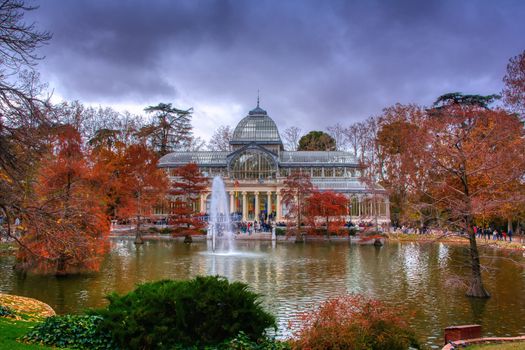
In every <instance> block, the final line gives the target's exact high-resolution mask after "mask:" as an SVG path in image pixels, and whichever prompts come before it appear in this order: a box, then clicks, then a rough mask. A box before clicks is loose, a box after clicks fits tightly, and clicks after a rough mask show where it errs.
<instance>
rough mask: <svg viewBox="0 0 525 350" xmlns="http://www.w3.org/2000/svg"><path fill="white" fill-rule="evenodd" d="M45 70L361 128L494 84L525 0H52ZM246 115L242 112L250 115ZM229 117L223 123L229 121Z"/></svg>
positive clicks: (92, 94) (118, 89)
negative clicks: (397, 110) (396, 111)
mask: <svg viewBox="0 0 525 350" xmlns="http://www.w3.org/2000/svg"><path fill="white" fill-rule="evenodd" d="M40 6H41V7H40V9H39V10H37V11H35V12H34V13H33V14H32V16H33V17H32V18H34V19H35V20H37V21H38V23H39V26H40V27H41V28H45V29H48V30H50V31H51V32H53V33H54V38H53V40H52V41H51V43H50V45H48V46H47V47H46V48H45V54H46V56H47V58H46V60H44V61H43V62H42V63H41V70H42V72H43V75H44V77H48V79H49V80H51V82H52V84H55V86H56V89H57V92H59V93H60V94H61V95H63V96H65V97H66V98H69V99H80V100H83V101H89V102H99V103H137V104H141V103H155V102H156V101H160V100H163V101H169V102H175V103H177V99H178V98H179V97H180V96H186V98H187V99H189V100H192V101H195V105H194V106H193V107H194V108H195V110H196V111H198V110H199V105H198V104H199V103H203V104H204V103H206V104H214V103H220V102H224V101H227V102H229V103H232V104H239V105H241V106H243V108H245V110H248V109H249V108H251V107H252V106H253V104H254V102H255V95H256V92H257V89H260V90H261V95H262V101H263V107H265V108H267V109H268V110H269V112H270V114H271V116H272V117H274V118H275V119H276V121H277V122H278V124H279V125H280V126H281V127H284V126H290V125H302V126H303V129H304V130H308V129H312V128H324V127H326V126H328V125H330V124H334V123H336V122H338V121H339V122H343V123H345V122H346V123H349V122H350V120H358V119H363V118H365V117H367V116H369V115H371V114H377V113H379V112H380V111H381V109H382V108H383V107H386V106H388V105H390V104H393V103H396V102H401V103H409V102H416V103H422V104H430V103H431V102H432V101H433V99H435V98H436V97H437V96H438V95H440V94H442V93H445V92H450V91H463V92H466V93H487V94H488V93H494V92H498V91H499V90H500V89H501V78H502V76H503V74H504V70H505V66H506V63H507V61H508V59H509V58H510V57H511V56H514V55H516V54H518V53H519V52H520V51H521V50H523V49H524V48H525V40H524V37H523V33H525V24H524V23H525V21H523V15H524V14H525V13H524V10H525V3H522V2H521V1H500V2H492V1H474V0H472V1H415V0H414V1H379V0H378V1H359V2H357V1H326V2H320V1H189V0H188V1H53V0H48V1H45V2H42V3H41V4H40ZM240 117H242V115H240V116H238V118H240ZM218 123H220V121H218Z"/></svg>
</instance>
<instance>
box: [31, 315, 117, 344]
mask: <svg viewBox="0 0 525 350" xmlns="http://www.w3.org/2000/svg"><path fill="white" fill-rule="evenodd" d="M101 320H102V318H101V317H100V316H86V315H65V316H51V317H48V318H46V319H45V321H44V322H42V323H40V324H38V325H37V326H35V328H33V330H32V331H30V332H29V333H28V334H27V335H25V336H24V337H23V338H22V340H23V341H25V342H28V343H37V344H42V345H49V346H57V347H60V348H66V347H67V348H69V349H93V350H102V349H108V350H109V349H112V350H114V349H116V348H117V347H116V346H115V345H114V344H113V341H112V340H111V335H110V334H109V333H108V332H103V331H101V330H100V329H99V327H98V326H99V323H100V321H101Z"/></svg>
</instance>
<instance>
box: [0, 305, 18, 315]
mask: <svg viewBox="0 0 525 350" xmlns="http://www.w3.org/2000/svg"><path fill="white" fill-rule="evenodd" d="M15 315H16V313H15V312H14V311H13V310H12V309H11V308H9V307H7V306H4V305H0V317H15Z"/></svg>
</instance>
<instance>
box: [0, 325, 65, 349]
mask: <svg viewBox="0 0 525 350" xmlns="http://www.w3.org/2000/svg"><path fill="white" fill-rule="evenodd" d="M36 324H38V322H31V321H16V320H13V319H9V318H1V317H0V350H19V349H20V350H37V349H57V348H50V347H47V346H41V345H34V344H23V343H20V342H18V341H17V340H16V339H17V338H18V337H21V336H23V335H25V334H26V333H27V332H29V330H30V329H31V327H33V326H34V325H36Z"/></svg>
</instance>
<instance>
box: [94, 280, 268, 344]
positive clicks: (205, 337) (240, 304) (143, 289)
mask: <svg viewBox="0 0 525 350" xmlns="http://www.w3.org/2000/svg"><path fill="white" fill-rule="evenodd" d="M108 300H109V305H108V306H107V308H106V309H102V310H98V311H94V313H95V314H98V315H100V316H102V318H103V321H102V322H101V323H100V327H101V329H102V330H103V331H104V332H111V333H112V335H113V339H114V341H115V343H116V344H117V345H119V346H120V347H122V348H126V349H171V348H173V347H175V346H182V347H184V346H186V347H191V346H198V347H202V346H207V345H219V344H221V343H222V342H224V341H226V340H228V339H232V338H234V337H236V336H237V335H238V334H239V332H244V334H246V336H247V337H248V338H249V339H251V340H254V341H255V340H257V339H258V338H260V337H261V336H262V335H264V333H265V330H266V329H267V328H268V327H274V328H275V318H274V317H273V316H272V315H271V314H269V313H267V312H265V311H264V309H263V308H262V306H261V305H260V301H259V295H258V294H256V293H253V292H251V291H250V290H249V289H248V286H247V285H246V284H244V283H241V282H233V283H230V282H228V280H226V279H225V278H223V277H219V276H214V277H213V276H207V277H196V278H195V279H192V280H189V281H171V280H163V281H158V282H152V283H145V284H142V285H140V286H138V287H137V288H136V289H135V290H134V291H132V292H130V293H128V294H126V295H123V296H119V295H117V294H111V295H109V296H108Z"/></svg>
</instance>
